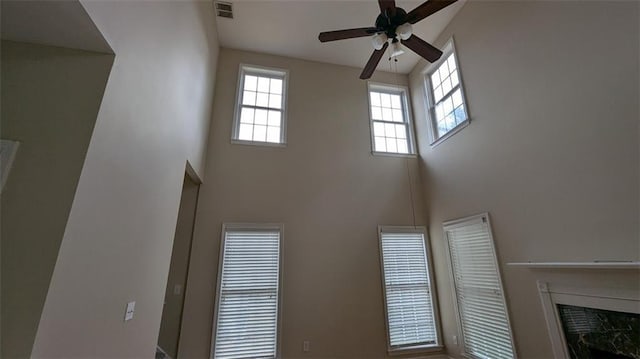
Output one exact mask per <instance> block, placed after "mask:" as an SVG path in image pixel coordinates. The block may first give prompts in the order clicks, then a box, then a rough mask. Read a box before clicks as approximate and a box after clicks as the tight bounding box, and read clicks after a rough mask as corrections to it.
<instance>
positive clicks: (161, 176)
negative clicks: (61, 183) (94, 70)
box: [33, 1, 218, 358]
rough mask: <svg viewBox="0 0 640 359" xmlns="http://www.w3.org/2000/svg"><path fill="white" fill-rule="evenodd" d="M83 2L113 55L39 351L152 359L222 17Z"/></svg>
mask: <svg viewBox="0 0 640 359" xmlns="http://www.w3.org/2000/svg"><path fill="white" fill-rule="evenodd" d="M83 5H84V6H85V8H86V9H87V12H88V14H89V16H91V18H92V20H93V21H94V22H95V24H96V26H97V27H98V29H99V30H100V31H101V32H102V34H103V35H104V37H105V38H106V39H107V41H108V42H109V44H110V45H111V47H112V48H113V50H114V52H115V54H116V58H115V62H114V64H113V69H112V71H111V75H110V77H109V81H108V83H107V87H106V89H105V95H104V98H103V100H102V105H101V107H100V111H99V113H98V119H97V121H96V125H95V129H94V132H93V136H92V138H91V142H90V144H89V149H88V151H87V156H86V161H85V164H84V167H83V169H82V173H81V176H80V181H79V183H78V187H77V190H76V195H75V198H74V202H73V205H72V207H71V213H70V215H69V220H68V222H67V226H66V229H65V232H64V237H63V240H62V244H61V247H60V253H59V255H58V260H57V262H56V266H55V270H54V273H53V278H52V280H51V285H50V288H49V292H48V294H47V299H46V303H45V306H44V310H43V313H42V317H41V320H40V325H39V327H38V333H37V336H36V341H35V344H34V349H33V355H34V356H35V357H65V358H72V357H78V358H79V357H82V358H87V357H118V358H127V357H129V358H133V357H136V358H142V357H152V356H153V353H154V350H155V346H156V343H157V339H158V331H159V328H160V317H161V313H162V303H163V300H164V292H165V286H166V280H167V273H168V270H169V261H170V256H171V248H172V242H173V236H174V233H175V226H176V218H177V214H178V207H179V202H180V192H181V185H182V180H183V176H184V170H185V164H186V162H187V161H189V163H191V164H192V166H193V168H194V169H195V171H196V172H197V173H198V174H200V175H202V173H204V163H203V161H204V149H205V147H206V142H207V137H206V135H207V133H208V126H209V122H210V114H211V112H210V111H211V103H212V96H213V79H214V78H215V69H216V59H217V53H218V46H217V37H216V31H215V24H214V21H215V16H214V14H213V8H212V5H211V3H210V2H104V1H101V2H96V1H87V2H85V3H83ZM129 301H136V308H135V309H136V310H135V317H134V319H133V320H131V321H129V322H126V323H125V322H124V321H123V319H124V312H125V306H126V303H127V302H129Z"/></svg>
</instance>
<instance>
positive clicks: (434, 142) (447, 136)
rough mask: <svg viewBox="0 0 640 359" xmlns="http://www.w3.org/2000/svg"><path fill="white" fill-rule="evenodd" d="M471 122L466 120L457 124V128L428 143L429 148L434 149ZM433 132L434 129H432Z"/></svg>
mask: <svg viewBox="0 0 640 359" xmlns="http://www.w3.org/2000/svg"><path fill="white" fill-rule="evenodd" d="M470 121H471V119H469V118H467V119H466V120H464V121H462V122H460V123H459V124H458V126H456V127H454V128H452V129H451V130H450V131H449V132H447V133H445V134H444V135H443V136H442V137H440V138H438V139H437V140H435V141H433V142H431V143H430V145H431V148H434V147H436V146H437V145H439V144H441V143H442V142H444V141H445V140H446V139H447V138H449V137H451V136H453V135H455V134H456V133H458V132H460V131H461V130H462V129H463V128H465V127H467V126H469V122H470ZM434 131H435V129H434Z"/></svg>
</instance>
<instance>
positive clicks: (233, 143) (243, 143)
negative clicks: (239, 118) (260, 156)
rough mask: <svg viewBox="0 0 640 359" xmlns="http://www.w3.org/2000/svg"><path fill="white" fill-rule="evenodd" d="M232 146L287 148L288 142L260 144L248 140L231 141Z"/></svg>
mask: <svg viewBox="0 0 640 359" xmlns="http://www.w3.org/2000/svg"><path fill="white" fill-rule="evenodd" d="M231 144H232V145H245V146H259V147H279V148H284V147H287V143H286V142H279V143H276V142H259V141H246V140H234V139H232V140H231Z"/></svg>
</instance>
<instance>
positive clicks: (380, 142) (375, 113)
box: [369, 83, 415, 154]
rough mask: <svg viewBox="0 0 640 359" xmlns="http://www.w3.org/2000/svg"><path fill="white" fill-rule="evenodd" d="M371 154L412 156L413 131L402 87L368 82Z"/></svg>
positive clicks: (405, 92) (405, 95)
mask: <svg viewBox="0 0 640 359" xmlns="http://www.w3.org/2000/svg"><path fill="white" fill-rule="evenodd" d="M369 104H370V114H371V138H372V142H373V152H374V153H376V152H379V153H380V152H382V153H398V154H413V153H415V151H414V146H413V140H412V139H413V136H412V134H413V131H412V130H411V121H410V120H409V111H408V106H407V91H406V89H404V88H400V87H395V86H387V85H376V84H371V83H369Z"/></svg>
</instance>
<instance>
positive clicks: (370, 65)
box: [360, 42, 389, 80]
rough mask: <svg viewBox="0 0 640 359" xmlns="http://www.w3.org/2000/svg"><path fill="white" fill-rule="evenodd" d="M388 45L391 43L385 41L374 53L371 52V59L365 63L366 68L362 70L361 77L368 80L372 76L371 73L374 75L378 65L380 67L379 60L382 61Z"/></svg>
mask: <svg viewBox="0 0 640 359" xmlns="http://www.w3.org/2000/svg"><path fill="white" fill-rule="evenodd" d="M387 47H389V43H388V42H385V43H384V45H383V46H382V48H381V49H380V50H375V51H373V54H371V57H370V58H369V61H367V64H366V65H364V70H362V73H361V74H360V78H361V79H362V80H366V79H368V78H370V77H371V75H373V72H374V71H375V70H376V67H378V62H380V59H381V58H382V55H384V52H385V51H386V50H387Z"/></svg>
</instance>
